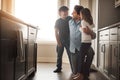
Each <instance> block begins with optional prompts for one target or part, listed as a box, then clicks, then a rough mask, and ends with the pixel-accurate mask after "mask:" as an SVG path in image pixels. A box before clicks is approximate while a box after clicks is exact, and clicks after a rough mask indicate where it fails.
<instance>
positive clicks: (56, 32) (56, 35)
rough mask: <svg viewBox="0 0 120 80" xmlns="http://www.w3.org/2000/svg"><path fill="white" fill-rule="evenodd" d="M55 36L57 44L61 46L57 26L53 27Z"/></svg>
mask: <svg viewBox="0 0 120 80" xmlns="http://www.w3.org/2000/svg"><path fill="white" fill-rule="evenodd" d="M55 37H56V40H57V44H58V46H59V47H62V44H61V42H60V37H59V30H58V29H57V28H55Z"/></svg>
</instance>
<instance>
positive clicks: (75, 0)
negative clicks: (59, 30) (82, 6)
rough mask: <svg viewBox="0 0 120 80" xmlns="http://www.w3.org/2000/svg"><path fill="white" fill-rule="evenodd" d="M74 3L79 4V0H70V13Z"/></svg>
mask: <svg viewBox="0 0 120 80" xmlns="http://www.w3.org/2000/svg"><path fill="white" fill-rule="evenodd" d="M75 5H79V0H70V15H72V12H73V9H74V6H75Z"/></svg>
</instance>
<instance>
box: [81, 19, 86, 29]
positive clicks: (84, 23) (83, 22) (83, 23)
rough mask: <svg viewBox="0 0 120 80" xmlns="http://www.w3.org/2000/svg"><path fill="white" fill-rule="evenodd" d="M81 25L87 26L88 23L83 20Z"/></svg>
mask: <svg viewBox="0 0 120 80" xmlns="http://www.w3.org/2000/svg"><path fill="white" fill-rule="evenodd" d="M81 26H82V28H86V26H87V23H86V22H85V21H84V20H82V21H81Z"/></svg>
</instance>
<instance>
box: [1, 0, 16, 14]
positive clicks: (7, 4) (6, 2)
mask: <svg viewBox="0 0 120 80" xmlns="http://www.w3.org/2000/svg"><path fill="white" fill-rule="evenodd" d="M1 7H2V10H3V11H5V12H7V13H10V14H13V13H14V12H13V11H14V0H2V6H1Z"/></svg>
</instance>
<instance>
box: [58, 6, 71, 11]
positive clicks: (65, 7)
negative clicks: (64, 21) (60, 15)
mask: <svg viewBox="0 0 120 80" xmlns="http://www.w3.org/2000/svg"><path fill="white" fill-rule="evenodd" d="M68 10H69V9H68V7H67V6H61V7H60V8H59V12H61V11H68Z"/></svg>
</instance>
